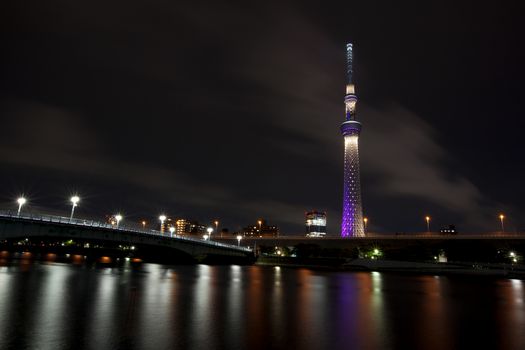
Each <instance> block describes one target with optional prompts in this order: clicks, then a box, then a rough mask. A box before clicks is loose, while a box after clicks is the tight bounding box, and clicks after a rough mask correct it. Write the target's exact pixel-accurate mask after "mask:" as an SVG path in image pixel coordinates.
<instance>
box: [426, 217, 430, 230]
mask: <svg viewBox="0 0 525 350" xmlns="http://www.w3.org/2000/svg"><path fill="white" fill-rule="evenodd" d="M425 221H426V222H427V232H430V216H425Z"/></svg>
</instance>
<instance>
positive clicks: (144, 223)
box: [142, 220, 146, 230]
mask: <svg viewBox="0 0 525 350" xmlns="http://www.w3.org/2000/svg"><path fill="white" fill-rule="evenodd" d="M142 229H143V230H145V229H146V220H142Z"/></svg>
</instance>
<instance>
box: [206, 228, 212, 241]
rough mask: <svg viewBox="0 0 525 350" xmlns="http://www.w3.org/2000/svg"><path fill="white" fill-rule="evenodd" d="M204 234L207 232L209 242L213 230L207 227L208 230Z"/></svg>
mask: <svg viewBox="0 0 525 350" xmlns="http://www.w3.org/2000/svg"><path fill="white" fill-rule="evenodd" d="M206 232H208V236H209V238H210V241H211V233H212V232H213V229H212V228H211V227H208V228H207V229H206Z"/></svg>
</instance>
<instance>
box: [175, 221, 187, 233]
mask: <svg viewBox="0 0 525 350" xmlns="http://www.w3.org/2000/svg"><path fill="white" fill-rule="evenodd" d="M175 230H176V231H175V232H177V234H178V235H184V234H188V233H190V222H189V221H188V220H186V219H177V221H175Z"/></svg>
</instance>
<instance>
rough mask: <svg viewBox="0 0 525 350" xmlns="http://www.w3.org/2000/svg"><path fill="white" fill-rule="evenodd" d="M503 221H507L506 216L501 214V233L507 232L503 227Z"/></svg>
mask: <svg viewBox="0 0 525 350" xmlns="http://www.w3.org/2000/svg"><path fill="white" fill-rule="evenodd" d="M503 219H505V215H503V214H499V221H500V222H501V232H505V226H504V225H503Z"/></svg>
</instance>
